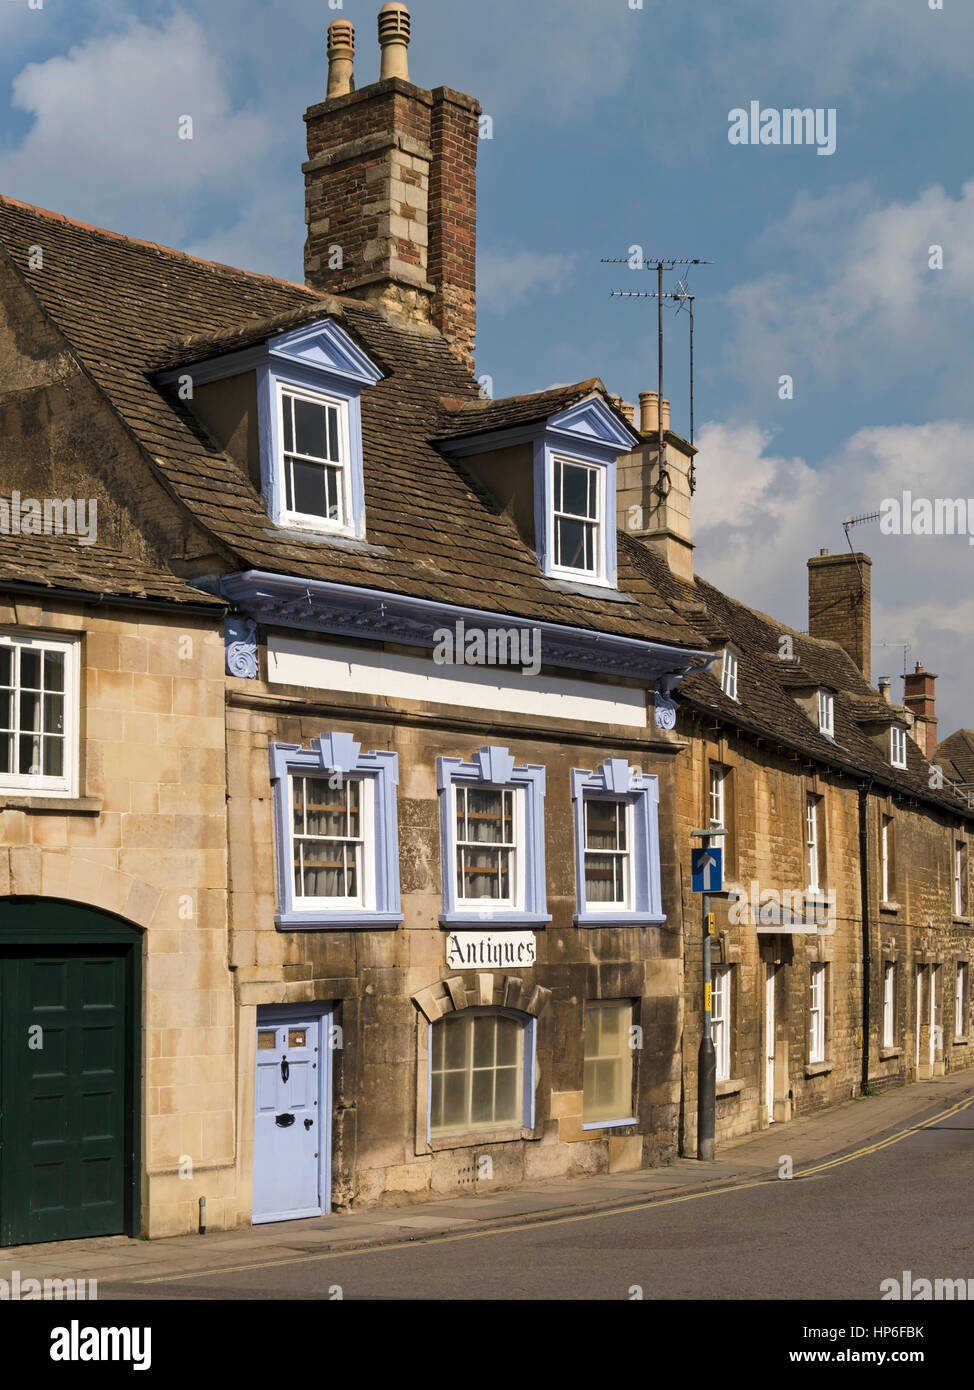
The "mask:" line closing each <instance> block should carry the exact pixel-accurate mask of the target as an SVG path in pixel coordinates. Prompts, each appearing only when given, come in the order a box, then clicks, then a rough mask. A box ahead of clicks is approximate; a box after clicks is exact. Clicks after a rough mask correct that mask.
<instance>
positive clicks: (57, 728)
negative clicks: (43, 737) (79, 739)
mask: <svg viewBox="0 0 974 1390" xmlns="http://www.w3.org/2000/svg"><path fill="white" fill-rule="evenodd" d="M44 732H45V733H47V734H62V733H63V732H64V696H63V695H45V696H44Z"/></svg>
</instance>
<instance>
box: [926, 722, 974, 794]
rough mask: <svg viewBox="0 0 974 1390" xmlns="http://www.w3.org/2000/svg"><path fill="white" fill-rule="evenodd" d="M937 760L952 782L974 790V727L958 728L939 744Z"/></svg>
mask: <svg viewBox="0 0 974 1390" xmlns="http://www.w3.org/2000/svg"><path fill="white" fill-rule="evenodd" d="M934 758H935V760H936V761H937V762H938V763H939V764H940V766H941V767H942V768H943V770H944V776H945V777H949V778H950V780H951V781H952V782H960V783H963V785H964V786H966V787H967V789H968V790H969V791H974V729H958V730H957V732H956V733H954V734H950V735H949V737H948V738H945V739H943V741H942V742H941V743H939V744H938V745H937V751H936V753H934Z"/></svg>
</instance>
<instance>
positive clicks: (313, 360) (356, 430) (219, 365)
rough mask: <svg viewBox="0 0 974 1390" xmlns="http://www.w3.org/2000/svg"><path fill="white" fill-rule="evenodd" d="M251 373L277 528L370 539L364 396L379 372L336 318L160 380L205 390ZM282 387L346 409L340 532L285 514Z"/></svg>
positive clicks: (265, 488)
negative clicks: (344, 511) (344, 505)
mask: <svg viewBox="0 0 974 1390" xmlns="http://www.w3.org/2000/svg"><path fill="white" fill-rule="evenodd" d="M246 372H254V373H255V374H256V378H257V428H258V436H259V439H260V478H261V490H262V492H263V494H264V498H265V500H266V502H267V510H268V513H269V515H270V518H271V521H272V522H273V523H274V525H275V526H284V527H286V528H288V529H291V528H294V529H298V530H302V531H309V532H311V533H313V534H321V535H324V536H329V535H338V536H348V537H353V538H355V539H357V540H364V539H365V485H364V482H363V476H362V411H361V400H360V397H361V393H362V390H363V389H364V388H365V387H366V386H374V385H375V383H376V382H377V381H380V380H381V379H382V376H383V373H382V371H381V370H380V369H379V368H378V367H377V366H376V365H375V363H374V362H372V361H371V359H370V358H369V357H367V356H366V354H365V353H364V352H363V351H362V349H361V348H360V347H359V346H358V345H357V344H356V343H355V342H353V340H352V339H351V338H350V337H349V335H348V334H347V333H346V332H345V330H344V329H343V328H341V327H339V325H338V324H337V323H336V322H335V321H334V320H333V319H319V320H316V321H315V322H314V323H310V324H305V325H303V326H302V327H301V328H294V329H292V330H291V331H290V332H288V333H279V334H276V335H275V336H274V337H272V338H268V339H267V341H266V342H264V343H261V344H260V345H259V346H257V347H253V348H246V349H244V350H243V351H241V352H233V353H227V354H226V355H224V356H223V357H218V358H213V359H211V360H210V361H208V362H197V363H193V364H192V365H191V366H187V367H184V368H180V369H179V370H178V371H167V372H165V373H164V374H163V375H161V376H160V378H159V380H160V382H161V383H162V384H163V385H168V386H172V385H174V384H176V383H177V382H178V381H179V380H180V378H181V377H183V376H189V377H191V378H192V380H193V383H194V385H197V386H205V385H206V384H207V383H209V382H211V381H220V380H222V379H223V378H225V377H232V376H241V375H243V374H244V373H246ZM281 386H294V387H296V388H297V389H298V390H302V391H311V392H313V393H316V394H318V395H320V396H323V397H325V398H326V399H328V400H330V401H332V402H335V403H338V404H339V405H340V406H341V407H342V415H343V417H344V424H345V429H344V430H343V434H344V436H345V442H346V443H347V446H348V460H347V467H348V490H347V495H348V500H349V505H350V517H349V518H348V524H346V525H342V526H339V525H338V524H337V523H336V522H334V521H329V520H328V519H327V518H326V517H321V518H320V519H319V518H314V519H311V518H303V517H297V516H292V515H289V514H288V513H287V512H285V510H284V488H283V479H282V476H281V468H280V460H281V457H282V454H281V411H280V403H279V392H280V387H281Z"/></svg>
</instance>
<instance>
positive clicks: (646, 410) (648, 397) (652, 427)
mask: <svg viewBox="0 0 974 1390" xmlns="http://www.w3.org/2000/svg"><path fill="white" fill-rule="evenodd" d="M639 432H640V434H658V433H659V392H658V391H640V393H639Z"/></svg>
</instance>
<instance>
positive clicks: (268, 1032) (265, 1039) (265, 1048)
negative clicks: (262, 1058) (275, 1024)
mask: <svg viewBox="0 0 974 1390" xmlns="http://www.w3.org/2000/svg"><path fill="white" fill-rule="evenodd" d="M276 1040H277V1032H276V1030H275V1029H273V1028H264V1029H262V1030H261V1031H260V1032H259V1033H258V1034H257V1051H258V1052H273V1051H274V1044H275V1042H276Z"/></svg>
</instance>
